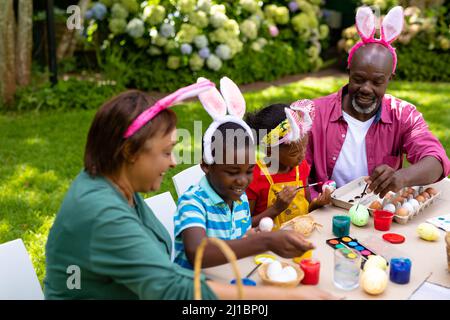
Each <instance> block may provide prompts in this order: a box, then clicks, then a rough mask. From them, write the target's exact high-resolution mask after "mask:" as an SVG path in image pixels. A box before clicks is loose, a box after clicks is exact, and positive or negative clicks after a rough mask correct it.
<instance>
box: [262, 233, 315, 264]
mask: <svg viewBox="0 0 450 320" xmlns="http://www.w3.org/2000/svg"><path fill="white" fill-rule="evenodd" d="M268 241H269V243H268V248H269V250H270V251H273V252H274V253H276V254H277V255H279V256H281V257H283V258H294V257H300V256H301V255H303V254H304V253H305V252H306V251H308V250H311V249H314V245H313V244H312V243H311V242H309V241H307V240H305V238H303V236H302V235H300V234H299V233H297V232H295V231H293V230H279V231H275V232H270V233H268Z"/></svg>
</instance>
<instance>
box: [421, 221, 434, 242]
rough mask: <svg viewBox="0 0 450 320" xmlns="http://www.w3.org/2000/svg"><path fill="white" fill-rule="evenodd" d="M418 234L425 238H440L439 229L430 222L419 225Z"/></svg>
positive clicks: (432, 239)
mask: <svg viewBox="0 0 450 320" xmlns="http://www.w3.org/2000/svg"><path fill="white" fill-rule="evenodd" d="M417 234H418V235H419V237H421V238H422V239H424V240H427V241H436V240H437V239H439V230H438V228H436V227H435V226H433V225H432V224H429V223H421V224H419V225H418V226H417Z"/></svg>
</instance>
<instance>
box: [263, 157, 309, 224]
mask: <svg viewBox="0 0 450 320" xmlns="http://www.w3.org/2000/svg"><path fill="white" fill-rule="evenodd" d="M256 163H257V165H258V167H259V168H260V169H261V172H262V173H264V175H265V176H266V179H267V180H268V181H269V183H270V189H269V193H268V196H267V207H270V206H273V205H274V204H275V201H276V200H277V193H278V192H280V191H281V190H283V188H284V187H287V186H294V187H300V186H303V182H302V181H301V180H300V174H299V169H298V166H296V167H295V181H289V182H280V183H274V182H273V179H272V176H271V175H270V173H269V169H268V168H267V166H266V165H265V164H264V163H263V162H261V161H259V160H258V161H257V162H256ZM308 209H309V203H308V200H306V194H305V189H304V188H303V189H300V190H299V191H298V192H297V195H296V196H295V198H294V200H292V202H291V204H290V205H289V207H287V208H286V210H284V211H283V212H281V213H280V214H279V215H278V216H276V217H275V219H273V222H274V230H277V229H279V228H280V226H281V225H282V224H283V223H285V222H286V221H289V220H291V219H292V218H295V217H297V216H302V215H306V214H308Z"/></svg>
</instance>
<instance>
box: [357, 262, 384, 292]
mask: <svg viewBox="0 0 450 320" xmlns="http://www.w3.org/2000/svg"><path fill="white" fill-rule="evenodd" d="M387 283H388V276H387V273H386V271H384V270H382V269H379V268H370V269H368V270H367V271H364V272H363V274H362V276H361V286H362V288H363V289H364V291H365V292H367V293H368V294H371V295H378V294H381V293H383V292H384V290H386V287H387Z"/></svg>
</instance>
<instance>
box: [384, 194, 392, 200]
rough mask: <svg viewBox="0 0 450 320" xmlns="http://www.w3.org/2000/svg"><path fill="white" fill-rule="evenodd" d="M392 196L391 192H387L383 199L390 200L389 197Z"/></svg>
mask: <svg viewBox="0 0 450 320" xmlns="http://www.w3.org/2000/svg"><path fill="white" fill-rule="evenodd" d="M392 196H393V194H392V193H387V194H386V195H385V196H384V199H386V200H390V199H391V198H392Z"/></svg>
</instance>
